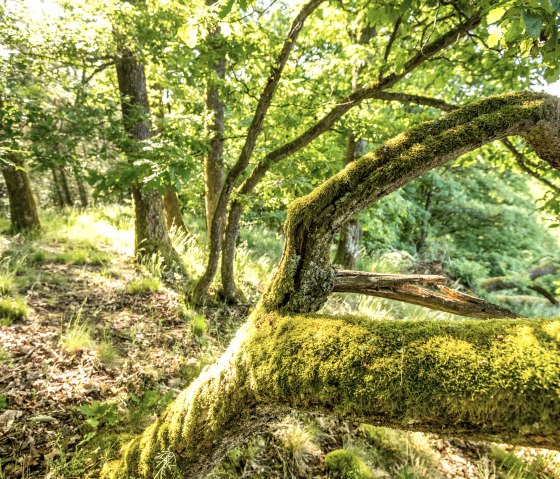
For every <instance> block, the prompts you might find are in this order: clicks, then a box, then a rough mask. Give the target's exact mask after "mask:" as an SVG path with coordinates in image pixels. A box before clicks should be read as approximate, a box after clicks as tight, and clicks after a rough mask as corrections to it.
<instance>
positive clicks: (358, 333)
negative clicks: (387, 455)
mask: <svg viewBox="0 0 560 479" xmlns="http://www.w3.org/2000/svg"><path fill="white" fill-rule="evenodd" d="M286 408H298V409H303V410H319V411H323V412H324V413H337V414H341V415H346V416H349V417H352V418H358V419H360V420H362V421H364V422H368V423H370V424H376V425H388V426H392V427H397V428H403V429H410V430H420V431H431V432H436V433H442V434H448V435H459V436H467V437H476V438H486V439H495V440H500V441H508V442H511V443H518V444H525V445H536V446H546V447H551V448H558V447H559V445H560V321H552V320H539V321H529V320H509V321H505V320H493V321H487V322H479V321H474V320H469V321H462V322H453V321H447V322H445V321H443V322H442V321H371V320H368V319H360V318H351V317H345V318H332V317H324V316H318V315H311V316H280V315H277V314H268V315H265V316H260V317H258V316H257V317H256V319H254V320H253V321H250V322H249V323H248V324H247V325H246V326H245V327H244V328H242V330H240V333H239V334H238V336H237V339H236V340H235V341H234V343H233V344H232V346H231V347H230V349H229V350H228V352H227V353H226V354H225V355H224V357H223V358H222V359H221V360H220V361H219V362H218V363H217V364H216V365H215V366H213V367H212V368H210V369H209V370H207V371H206V372H205V373H203V375H202V376H201V377H200V378H199V379H197V380H196V381H195V383H194V384H193V385H192V386H191V387H190V388H189V389H188V390H186V391H185V392H183V393H182V394H181V395H180V396H179V398H178V399H177V400H176V401H175V402H174V403H172V404H171V405H170V406H169V408H168V409H167V411H166V412H165V413H164V415H163V416H162V417H161V418H160V419H159V420H158V421H157V422H156V423H154V424H153V425H152V426H151V427H150V428H148V429H147V430H146V431H145V432H144V434H143V435H142V436H141V437H139V438H138V439H136V440H135V441H133V442H132V443H130V444H129V445H128V446H127V447H126V449H125V451H124V455H123V458H122V459H121V460H120V461H119V462H115V463H113V464H110V465H108V466H107V467H106V470H105V472H104V475H103V477H104V478H112V479H115V478H131V477H138V478H153V477H155V476H156V473H157V472H158V464H161V462H162V461H161V460H159V459H158V458H160V457H161V456H162V454H173V456H174V457H175V460H176V464H177V469H176V470H175V471H171V470H170V471H169V474H168V475H167V476H165V475H163V476H161V477H173V476H172V473H173V472H175V473H178V474H176V475H177V476H178V477H188V478H191V479H192V478H197V477H204V475H205V474H207V473H208V472H209V470H211V469H212V467H213V466H214V465H215V464H217V462H218V461H219V459H220V458H221V457H222V456H223V454H225V452H226V451H227V450H228V448H229V447H232V445H234V444H236V443H237V442H238V441H239V440H242V439H243V438H246V437H247V435H248V434H251V433H253V432H254V431H255V429H257V428H259V427H262V425H263V422H266V421H268V420H270V419H271V418H274V417H276V416H277V415H279V414H284V413H285V411H286Z"/></svg>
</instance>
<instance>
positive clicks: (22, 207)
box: [2, 155, 41, 233]
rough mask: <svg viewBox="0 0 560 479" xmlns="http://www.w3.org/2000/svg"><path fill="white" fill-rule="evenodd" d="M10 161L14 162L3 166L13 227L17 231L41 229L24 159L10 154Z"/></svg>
mask: <svg viewBox="0 0 560 479" xmlns="http://www.w3.org/2000/svg"><path fill="white" fill-rule="evenodd" d="M8 161H10V162H11V163H12V164H11V165H8V166H4V167H3V168H2V175H3V176H4V180H5V182H6V188H7V190H8V201H9V203H10V220H11V224H12V226H11V228H12V230H13V231H14V232H16V233H20V232H30V231H33V230H39V229H40V228H41V222H40V221H39V213H38V212H37V204H36V203H35V198H34V197H33V191H32V190H31V183H30V181H29V175H28V174H27V171H26V170H25V169H24V164H23V161H21V160H19V159H17V158H15V156H13V155H9V156H8Z"/></svg>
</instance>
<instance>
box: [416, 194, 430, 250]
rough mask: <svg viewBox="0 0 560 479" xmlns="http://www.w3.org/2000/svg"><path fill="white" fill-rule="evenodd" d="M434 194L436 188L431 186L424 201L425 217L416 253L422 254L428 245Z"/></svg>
mask: <svg viewBox="0 0 560 479" xmlns="http://www.w3.org/2000/svg"><path fill="white" fill-rule="evenodd" d="M433 194H434V188H433V187H432V186H429V190H428V192H427V194H426V201H425V202H424V218H423V219H422V226H421V228H420V238H418V242H417V243H416V253H417V254H418V255H421V254H422V253H423V252H424V248H425V246H426V240H427V239H428V229H429V227H430V214H431V213H430V208H431V206H432V197H433Z"/></svg>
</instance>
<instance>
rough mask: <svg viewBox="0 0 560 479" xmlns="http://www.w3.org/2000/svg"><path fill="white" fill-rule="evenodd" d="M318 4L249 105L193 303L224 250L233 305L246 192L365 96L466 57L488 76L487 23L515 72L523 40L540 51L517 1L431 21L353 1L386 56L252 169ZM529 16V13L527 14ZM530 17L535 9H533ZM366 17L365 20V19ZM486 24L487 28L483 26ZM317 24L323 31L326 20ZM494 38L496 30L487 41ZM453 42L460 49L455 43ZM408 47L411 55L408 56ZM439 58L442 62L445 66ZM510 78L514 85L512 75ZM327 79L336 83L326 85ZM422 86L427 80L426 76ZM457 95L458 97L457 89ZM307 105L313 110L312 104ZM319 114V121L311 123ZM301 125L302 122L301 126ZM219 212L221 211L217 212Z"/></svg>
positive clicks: (412, 10) (303, 14)
mask: <svg viewBox="0 0 560 479" xmlns="http://www.w3.org/2000/svg"><path fill="white" fill-rule="evenodd" d="M322 6H323V5H317V4H314V2H310V3H308V4H306V5H305V6H304V7H303V8H302V10H301V11H300V13H299V14H298V15H297V17H296V19H295V20H294V22H293V23H292V27H291V29H290V30H289V32H288V35H287V37H286V40H285V43H284V48H283V49H282V52H281V53H280V56H279V57H278V58H277V59H276V60H274V61H273V62H272V65H274V67H273V68H272V70H271V74H270V76H269V78H268V81H267V83H266V85H265V89H264V90H263V92H262V94H261V96H260V97H259V101H258V104H257V106H256V107H255V109H254V112H255V113H254V116H253V122H252V124H251V126H250V127H249V129H248V131H247V136H246V140H245V146H244V147H243V148H242V150H241V153H240V156H239V158H238V161H237V163H236V164H235V165H234V167H233V168H232V170H231V174H229V173H228V175H227V177H226V181H225V187H224V189H223V190H222V194H221V202H220V205H221V206H220V208H219V210H220V211H222V210H224V209H226V208H227V210H228V211H227V215H228V219H227V226H226V227H225V234H224V240H223V243H222V245H220V241H219V238H220V237H221V236H222V231H223V229H224V227H223V225H222V224H221V220H219V219H216V225H215V228H214V231H212V228H211V235H210V236H211V237H210V251H209V259H208V264H207V268H206V271H205V273H204V275H203V276H202V278H201V279H200V281H199V283H198V284H197V286H196V288H195V295H194V296H195V300H196V301H199V302H203V300H204V299H203V298H205V295H206V292H207V290H208V287H209V285H210V284H211V282H212V279H213V278H214V276H215V273H216V272H217V267H218V264H219V257H220V254H221V255H222V263H221V265H222V286H223V293H224V296H225V298H226V299H228V300H230V301H232V302H235V301H237V300H238V298H237V295H238V293H237V292H238V288H237V287H236V286H235V281H234V275H233V264H234V257H235V247H236V242H237V238H238V235H239V230H240V223H241V218H242V213H243V210H244V204H246V203H247V202H248V197H250V196H252V195H253V194H254V192H255V191H256V190H257V189H258V187H259V185H260V183H261V182H262V180H263V179H264V178H265V176H266V175H267V174H268V173H269V172H271V171H272V170H273V169H274V168H275V167H276V165H278V164H279V163H280V162H281V161H283V160H285V159H286V158H289V157H292V156H294V155H296V154H298V153H300V152H301V151H302V150H303V149H304V148H305V147H307V146H308V145H309V144H310V143H312V142H314V141H316V140H317V138H319V137H320V136H321V135H323V134H326V133H327V132H328V131H329V130H330V129H332V128H334V127H335V125H336V124H337V122H339V121H340V120H341V119H342V118H343V117H344V116H345V115H346V114H347V113H348V112H350V110H352V109H354V108H355V107H357V106H359V105H362V104H363V103H364V101H366V100H369V99H378V100H383V99H384V98H385V94H386V93H387V92H388V90H389V89H391V88H393V87H395V86H396V85H398V84H400V83H405V84H407V85H410V84H411V83H413V82H411V81H410V79H409V77H410V74H411V73H412V72H414V71H416V70H422V73H423V75H422V78H426V76H427V75H426V72H427V71H428V72H430V76H431V74H432V73H435V77H436V79H435V80H433V82H432V83H434V84H435V83H436V82H437V81H438V80H437V78H438V77H439V78H442V77H444V76H445V75H449V74H450V73H449V72H450V71H454V70H456V68H455V67H456V65H458V64H462V63H467V64H470V65H472V62H477V63H479V64H480V66H481V69H484V74H485V75H489V76H490V77H492V78H493V77H494V76H493V75H495V74H496V72H497V70H496V71H495V72H492V69H491V68H489V65H488V57H489V52H490V51H492V49H488V45H487V41H486V40H487V38H488V35H489V33H488V32H487V31H486V29H485V28H479V27H480V26H481V25H482V26H484V27H485V26H486V25H487V24H492V23H498V24H499V25H500V28H499V31H500V32H505V31H508V32H510V30H511V32H510V34H508V35H505V36H504V39H501V38H498V39H497V40H498V43H499V44H500V45H501V46H502V47H503V48H504V49H507V50H508V55H505V56H504V55H502V57H501V61H502V62H503V64H504V65H505V64H508V65H509V66H512V68H515V69H517V68H520V71H521V70H523V69H524V68H525V67H521V66H520V65H521V63H523V62H524V61H525V60H520V59H519V58H516V57H515V54H516V53H517V52H518V50H519V48H521V47H520V45H524V46H523V48H528V45H531V48H532V49H533V50H534V53H535V55H537V54H538V53H537V52H538V51H539V50H538V48H539V46H538V45H540V43H538V42H535V41H533V36H534V30H533V29H530V28H529V27H527V28H526V29H525V30H523V28H522V23H519V21H520V18H521V16H522V12H523V8H522V6H521V4H515V5H513V4H512V6H511V8H510V10H507V14H504V12H505V11H506V10H505V9H504V11H503V12H502V17H498V15H497V13H498V12H497V11H493V10H491V11H492V12H493V13H492V15H490V13H489V12H488V9H487V8H486V7H487V6H486V5H482V4H480V5H478V4H477V5H475V6H473V5H472V4H467V3H460V4H453V5H451V4H450V5H447V6H446V7H445V8H446V10H445V12H440V11H438V13H437V14H436V18H435V19H434V18H432V15H433V11H432V10H427V9H429V8H430V7H431V5H427V4H426V5H424V4H422V5H420V6H418V8H416V6H412V5H410V4H409V3H406V4H402V5H400V6H398V5H397V6H395V5H389V4H382V5H379V6H378V5H376V6H375V8H373V9H372V10H368V8H366V7H365V6H362V5H359V6H355V7H356V8H355V10H352V9H350V11H352V12H354V13H355V14H356V22H358V23H359V22H364V23H366V24H367V25H368V27H375V28H376V29H378V30H379V32H381V33H382V34H379V35H377V37H379V39H377V38H376V40H375V41H376V42H377V43H376V47H377V48H378V49H379V48H380V47H384V55H377V56H375V57H374V60H373V61H371V62H369V64H368V72H367V74H364V79H363V86H362V87H360V88H357V89H356V90H355V91H352V92H351V93H350V94H346V95H344V94H342V95H341V96H340V97H339V98H340V99H339V100H338V101H337V102H336V104H335V105H334V106H333V107H332V108H331V109H330V110H328V109H325V108H324V105H323V104H321V103H319V104H318V105H316V108H318V109H319V110H318V111H320V112H321V114H320V115H318V114H315V115H314V116H313V115H310V116H311V118H312V121H311V122H310V121H309V117H307V118H305V117H303V118H302V120H301V121H300V124H298V125H297V126H296V128H295V131H296V134H295V137H293V139H291V140H288V141H286V136H287V135H285V134H280V135H278V136H277V138H276V140H277V142H276V143H274V142H273V143H272V144H271V142H268V144H266V146H265V147H263V145H261V149H264V148H266V150H267V151H266V153H265V154H263V155H262V156H261V157H260V158H259V159H258V160H257V161H256V164H255V166H254V167H253V168H252V169H250V168H249V165H250V160H251V158H252V157H253V154H254V151H255V145H256V144H257V138H258V137H259V135H260V132H261V131H262V130H263V124H264V121H265V118H267V112H268V110H269V108H270V105H271V100H272V98H273V95H274V92H275V90H276V89H277V88H278V87H279V86H278V85H279V82H280V77H281V75H283V70H284V69H285V66H286V64H287V62H288V59H289V56H290V53H291V51H292V49H293V46H294V44H295V43H296V40H297V38H298V35H299V31H297V32H296V31H295V30H294V26H296V25H299V26H301V27H303V22H304V21H305V20H306V19H307V18H308V17H309V16H310V15H311V13H313V11H315V10H317V9H319V8H320V7H322ZM361 7H363V8H361ZM325 8H327V7H325ZM553 10H554V9H553V8H552V7H551V8H549V9H547V11H546V12H542V15H543V16H542V18H540V19H539V22H538V23H539V29H540V30H542V31H543V32H545V31H546V32H547V35H548V34H549V33H550V34H551V35H552V36H554V33H553V31H554V28H555V24H556V21H557V18H556V13H555V11H553ZM329 12H330V11H329ZM526 14H527V12H525V13H523V15H525V16H524V17H523V18H526ZM531 15H533V13H532V12H531ZM535 15H537V14H536V13H535ZM539 15H540V14H539ZM334 16H335V18H336V20H335V22H336V21H339V22H340V19H339V17H336V15H334ZM366 18H367V22H366V21H365V20H366ZM528 21H529V20H528ZM485 23H486V25H484V24H485ZM432 24H434V25H435V26H436V27H435V29H432V28H431V26H428V25H432ZM323 28H325V27H324V25H323ZM475 32H476V33H475ZM495 37H496V35H494V37H493V39H495ZM463 38H464V39H466V40H465V42H463V43H459V40H460V39H463ZM547 38H548V37H547ZM318 43H319V44H320V45H322V46H324V45H327V47H323V48H324V49H325V51H326V52H328V51H329V50H328V47H331V48H332V49H333V50H335V49H336V48H340V49H343V48H344V46H341V45H340V43H339V42H338V39H335V40H330V39H328V40H325V39H321V41H320V42H318ZM418 44H421V45H422V47H421V48H420V49H418V48H417V45H418ZM458 45H460V47H461V48H458ZM543 48H545V50H546V51H547V53H546V55H548V56H547V58H549V57H550V55H553V53H552V51H553V50H554V49H553V48H552V47H551V45H550V44H548V43H547V46H546V47H543ZM533 50H532V51H533ZM318 51H321V47H315V48H311V49H310V52H309V53H308V55H309V56H313V55H317V52H318ZM409 51H412V52H413V53H412V54H410V53H408V52H409ZM482 53H484V54H482ZM303 55H305V54H303ZM352 60H353V61H356V58H355V57H352ZM442 60H447V61H448V63H446V62H444V61H442ZM436 63H437V66H436ZM547 64H548V65H549V70H550V71H555V70H554V68H555V67H554V65H553V63H552V62H548V63H547ZM494 66H495V65H494ZM449 67H451V68H449ZM468 71H469V73H467V72H465V75H467V74H468V75H470V72H471V71H472V68H471V69H469V70H468ZM453 74H454V73H453ZM481 76H482V74H481ZM499 76H500V77H501V78H502V79H503V78H504V75H502V73H500V74H499ZM496 78H497V77H496ZM512 81H513V82H514V83H515V80H512ZM333 82H334V85H332V84H333ZM329 83H330V84H331V85H332V86H330V85H329ZM424 83H426V82H425V81H424ZM440 83H441V80H440ZM327 85H329V86H327V87H325V88H326V89H327V90H330V89H331V88H332V89H333V90H334V91H336V92H338V91H343V92H344V91H345V88H343V87H342V86H341V85H340V83H339V82H337V81H336V80H333V79H332V77H330V78H328V81H327ZM473 88H480V85H478V84H476V86H473ZM346 90H347V89H346ZM455 94H456V95H461V93H460V92H458V91H457V92H455ZM314 106H315V105H314ZM311 109H312V107H310V110H311ZM323 111H324V113H323ZM317 118H319V119H318V120H317ZM269 121H270V120H269ZM301 125H304V127H302V126H301ZM278 127H279V126H278ZM278 127H277V128H278ZM269 131H270V130H269ZM273 135H274V134H273ZM218 217H221V216H220V215H218ZM354 236H355V235H354Z"/></svg>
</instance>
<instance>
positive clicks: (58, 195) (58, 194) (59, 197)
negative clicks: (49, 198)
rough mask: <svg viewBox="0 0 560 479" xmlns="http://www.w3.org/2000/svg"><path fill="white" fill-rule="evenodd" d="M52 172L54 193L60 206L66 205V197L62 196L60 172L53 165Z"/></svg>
mask: <svg viewBox="0 0 560 479" xmlns="http://www.w3.org/2000/svg"><path fill="white" fill-rule="evenodd" d="M51 173H52V177H53V186H54V193H55V198H56V201H57V206H59V207H60V208H63V207H64V197H63V196H62V189H61V188H60V180H59V178H58V174H57V172H56V168H55V167H54V166H51Z"/></svg>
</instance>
